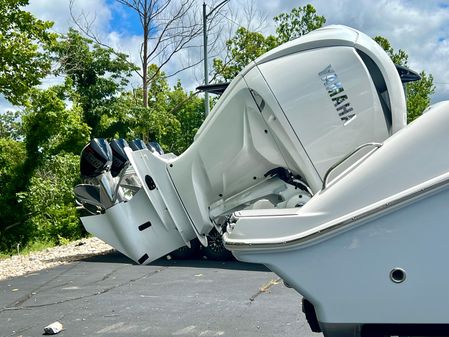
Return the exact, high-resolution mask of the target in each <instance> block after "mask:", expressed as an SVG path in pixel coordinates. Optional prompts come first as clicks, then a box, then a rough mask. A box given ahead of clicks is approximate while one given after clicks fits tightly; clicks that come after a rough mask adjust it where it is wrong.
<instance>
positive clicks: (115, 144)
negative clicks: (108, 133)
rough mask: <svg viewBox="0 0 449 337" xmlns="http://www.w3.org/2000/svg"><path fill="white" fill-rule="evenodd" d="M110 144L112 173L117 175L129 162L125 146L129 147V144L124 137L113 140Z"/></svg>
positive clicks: (114, 175)
mask: <svg viewBox="0 0 449 337" xmlns="http://www.w3.org/2000/svg"><path fill="white" fill-rule="evenodd" d="M110 145H111V150H112V166H111V174H112V176H113V177H116V176H118V175H119V173H120V172H121V171H122V170H123V168H124V167H125V166H126V164H127V163H128V156H127V155H126V153H125V147H129V145H128V142H127V141H126V140H125V139H123V138H120V139H113V140H111V143H110Z"/></svg>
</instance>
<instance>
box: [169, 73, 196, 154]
mask: <svg viewBox="0 0 449 337" xmlns="http://www.w3.org/2000/svg"><path fill="white" fill-rule="evenodd" d="M167 108H168V111H170V112H171V113H172V114H173V115H174V116H175V118H176V120H177V121H178V122H179V124H180V128H179V132H178V133H177V134H176V136H175V137H174V138H173V141H172V143H171V145H170V148H169V150H170V151H171V152H174V153H175V154H181V153H183V152H184V151H185V150H186V149H187V148H188V147H189V146H190V144H192V142H193V138H194V137H195V134H196V132H197V131H198V129H199V128H200V126H201V124H202V123H203V121H204V100H203V99H201V98H199V97H198V96H197V95H196V94H195V93H193V92H190V93H187V92H185V91H184V89H183V87H182V86H181V82H179V81H178V83H177V84H176V85H175V87H174V88H173V90H171V91H170V92H168V103H167Z"/></svg>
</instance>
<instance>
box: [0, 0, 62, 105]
mask: <svg viewBox="0 0 449 337" xmlns="http://www.w3.org/2000/svg"><path fill="white" fill-rule="evenodd" d="M27 4H28V0H0V94H3V95H4V96H5V97H6V99H7V100H9V101H10V102H11V103H13V104H21V103H23V102H24V100H25V99H26V95H27V94H28V92H29V89H30V88H32V87H34V86H36V85H38V84H39V83H40V81H41V79H42V78H44V77H45V76H46V75H47V74H48V73H49V72H50V70H51V62H50V58H49V55H48V53H47V52H46V50H47V49H48V48H49V47H50V46H51V44H52V43H53V42H54V40H55V38H56V34H53V33H50V32H49V29H50V28H51V27H52V26H53V23H52V22H49V21H42V20H38V19H36V18H35V17H34V16H33V15H31V14H30V13H29V12H26V11H24V10H22V9H21V7H23V6H26V5H27Z"/></svg>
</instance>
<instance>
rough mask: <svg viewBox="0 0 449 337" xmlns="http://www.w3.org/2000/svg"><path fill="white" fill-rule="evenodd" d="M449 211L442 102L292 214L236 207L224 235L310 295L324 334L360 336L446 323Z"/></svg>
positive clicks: (448, 119) (447, 128) (448, 110)
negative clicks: (391, 328)
mask: <svg viewBox="0 0 449 337" xmlns="http://www.w3.org/2000/svg"><path fill="white" fill-rule="evenodd" d="M448 219H449V103H448V102H445V103H440V104H439V105H438V106H435V107H434V108H433V109H430V110H429V111H428V112H427V113H425V115H424V116H422V117H420V118H419V119H418V120H417V121H415V122H414V123H413V124H412V125H409V126H408V127H406V128H405V129H403V130H402V131H400V132H398V133H397V134H396V135H394V136H393V137H391V138H390V139H388V140H387V141H386V142H385V144H384V146H383V147H382V148H380V149H378V150H377V151H376V152H374V153H372V154H371V155H370V156H369V157H368V158H365V160H364V161H363V162H361V163H359V164H358V165H356V167H354V168H352V169H350V170H349V171H348V172H346V173H343V174H342V175H341V176H340V177H337V178H336V179H335V180H334V181H333V182H332V183H331V184H330V185H329V186H328V187H327V188H326V189H324V190H323V191H321V192H320V193H318V194H316V195H315V196H314V197H313V198H312V199H311V200H310V201H309V202H308V203H307V204H306V205H305V206H304V207H303V208H301V209H299V210H297V211H296V214H294V215H292V214H291V212H290V213H289V214H285V215H282V214H281V213H279V212H278V213H277V214H273V215H271V216H270V215H269V214H264V215H261V216H258V215H257V213H256V212H244V211H243V212H239V213H238V214H236V222H235V223H233V224H231V225H230V226H229V230H228V233H226V234H225V235H224V240H225V244H226V246H227V247H228V248H229V249H231V250H232V252H233V253H234V255H235V256H236V257H237V258H238V259H239V260H242V261H247V262H256V263H263V264H265V265H267V266H268V267H269V268H270V269H271V270H273V271H274V272H276V273H277V274H278V275H279V276H281V277H282V278H283V279H284V280H285V282H286V283H287V284H289V285H290V286H292V287H293V288H295V289H296V290H297V291H298V292H299V293H301V294H302V295H303V296H304V297H305V298H306V299H307V300H308V301H310V302H311V303H312V304H313V306H314V308H315V311H316V317H317V319H318V322H319V325H320V327H321V330H322V331H323V332H324V334H325V336H348V335H352V336H359V335H363V334H362V330H363V329H364V327H367V328H369V327H373V326H374V327H376V326H377V327H378V326H385V327H388V325H393V326H394V327H395V328H398V327H399V328H400V327H401V326H402V325H404V326H405V325H406V324H413V325H416V324H418V325H419V324H421V325H433V328H435V327H446V326H444V325H441V324H448V323H449V317H448V315H447V313H448V312H449V292H448V291H447V288H448V285H449V267H447V266H446V260H447V257H448V256H449V245H448V238H449V220H448ZM256 226H257V233H256V231H255V230H254V229H255V228H256ZM274 227H275V229H274ZM370 324H372V325H370ZM399 331H400V330H399Z"/></svg>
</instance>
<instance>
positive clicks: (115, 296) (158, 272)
mask: <svg viewBox="0 0 449 337" xmlns="http://www.w3.org/2000/svg"><path fill="white" fill-rule="evenodd" d="M55 321H59V322H61V323H62V324H63V326H64V331H62V332H61V333H60V334H59V336H65V337H69V336H73V337H75V336H76V337H79V336H132V337H137V336H154V337H165V336H167V337H168V336H170V337H172V336H181V337H182V336H188V337H190V336H201V337H213V336H235V337H252V336H254V337H255V336H258V337H259V336H262V337H264V336H267V337H268V336H273V337H282V336H285V337H290V336H292V337H293V336H295V337H298V336H305V337H318V336H322V334H316V333H312V332H311V331H310V328H309V326H308V324H307V323H306V321H305V317H304V315H303V313H302V312H301V296H300V295H299V294H297V293H296V292H295V291H294V290H292V289H289V288H286V287H285V286H284V285H283V283H282V281H281V280H280V279H279V278H278V277H277V275H275V274H273V273H271V272H270V271H268V270H267V269H266V268H265V267H263V266H259V265H252V264H245V263H239V262H235V261H230V262H215V261H207V260H186V261H183V260H162V259H161V260H158V261H156V262H154V263H152V264H150V265H148V266H138V265H135V264H133V262H132V261H130V260H128V259H127V258H126V257H124V256H123V255H121V254H119V253H112V254H109V255H105V256H97V257H94V258H90V259H86V260H82V261H77V262H73V263H71V264H68V265H63V266H58V267H56V268H53V269H48V270H44V271H40V272H38V273H34V274H29V275H27V276H22V277H17V278H13V279H9V280H4V281H0V336H1V337H12V336H16V337H19V336H21V337H27V336H40V335H42V334H43V331H44V327H45V326H47V325H48V324H50V323H53V322H55Z"/></svg>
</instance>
